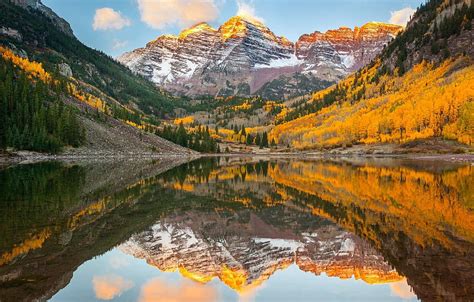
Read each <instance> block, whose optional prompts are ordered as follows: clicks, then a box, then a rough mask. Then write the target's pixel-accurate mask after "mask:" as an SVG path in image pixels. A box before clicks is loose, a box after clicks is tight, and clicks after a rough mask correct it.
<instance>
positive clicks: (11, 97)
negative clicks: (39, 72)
mask: <svg viewBox="0 0 474 302" xmlns="http://www.w3.org/2000/svg"><path fill="white" fill-rule="evenodd" d="M64 87H65V85H63V83H62V82H61V81H60V82H59V84H51V85H47V84H44V83H43V82H41V81H36V82H35V81H33V80H31V79H29V78H28V76H27V75H26V74H25V73H24V72H22V71H20V70H18V69H17V68H15V67H14V66H13V65H12V64H11V62H7V61H5V60H4V59H3V58H0V148H7V147H13V148H15V149H19V150H20V149H22V150H32V151H42V152H51V153H57V152H59V151H61V149H62V147H64V146H67V145H69V146H73V147H78V146H80V145H81V144H83V143H84V140H85V134H84V130H83V128H82V127H81V125H80V123H79V121H78V120H77V117H76V114H75V113H74V111H73V109H72V108H71V107H70V106H66V105H65V104H64V103H63V101H62V100H61V96H62V94H63V93H64Z"/></svg>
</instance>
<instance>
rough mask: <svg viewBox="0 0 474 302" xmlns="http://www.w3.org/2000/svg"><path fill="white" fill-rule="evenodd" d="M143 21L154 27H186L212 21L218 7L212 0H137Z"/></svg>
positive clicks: (216, 14)
mask: <svg viewBox="0 0 474 302" xmlns="http://www.w3.org/2000/svg"><path fill="white" fill-rule="evenodd" d="M137 2H138V9H139V10H140V15H141V19H142V21H143V22H145V23H146V24H148V25H149V26H151V27H152V28H156V29H163V28H165V27H167V26H170V25H178V26H180V27H187V26H190V25H194V24H196V23H199V22H209V21H213V20H215V19H216V18H217V17H218V14H219V9H218V7H217V5H216V3H215V1H214V0H137Z"/></svg>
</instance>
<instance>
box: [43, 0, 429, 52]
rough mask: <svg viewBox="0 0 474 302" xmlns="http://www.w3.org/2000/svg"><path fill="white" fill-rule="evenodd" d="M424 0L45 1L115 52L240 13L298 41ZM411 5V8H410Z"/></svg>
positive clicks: (402, 11)
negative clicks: (203, 22) (261, 21)
mask: <svg viewBox="0 0 474 302" xmlns="http://www.w3.org/2000/svg"><path fill="white" fill-rule="evenodd" d="M422 2H424V1H423V0H253V1H252V0H246V1H244V0H68V1H65V0H43V3H44V4H46V5H47V6H49V7H51V8H52V9H53V10H54V11H56V12H57V13H58V14H59V15H60V16H61V17H63V18H64V19H66V20H67V21H68V22H69V23H70V24H71V26H72V28H73V30H74V32H75V34H76V36H77V37H78V38H79V39H80V40H81V41H82V42H84V43H85V44H87V45H88V46H91V47H93V48H97V49H100V50H102V51H104V52H106V53H108V54H110V55H112V56H117V55H120V54H122V53H123V52H125V51H128V50H132V49H135V48H138V47H142V46H144V45H145V44H146V43H147V42H149V41H151V40H153V39H155V38H156V37H158V36H159V35H161V34H165V33H170V34H177V33H179V32H180V31H181V30H182V29H183V28H186V27H188V26H190V25H192V24H194V23H197V22H199V21H206V22H208V23H209V24H211V25H212V26H214V27H218V26H219V25H220V24H222V23H223V22H225V21H226V20H227V19H229V18H230V17H232V16H234V15H236V14H237V13H238V12H239V13H240V14H247V15H252V16H254V17H256V18H259V19H262V20H263V21H264V23H265V24H266V25H267V26H268V27H269V28H270V29H271V30H272V31H273V32H275V34H277V35H282V36H285V37H287V38H288V39H290V40H291V41H296V40H297V39H298V37H299V36H301V35H302V34H305V33H311V32H314V31H316V30H318V31H326V30H328V29H334V28H339V27H340V26H348V27H354V26H360V25H362V24H364V23H366V22H369V21H382V22H389V21H390V20H392V21H396V22H401V23H403V22H404V20H405V19H406V17H407V16H408V15H409V14H411V13H412V10H411V9H415V8H417V7H418V6H419V5H420V4H421V3H422ZM410 8H411V9H410Z"/></svg>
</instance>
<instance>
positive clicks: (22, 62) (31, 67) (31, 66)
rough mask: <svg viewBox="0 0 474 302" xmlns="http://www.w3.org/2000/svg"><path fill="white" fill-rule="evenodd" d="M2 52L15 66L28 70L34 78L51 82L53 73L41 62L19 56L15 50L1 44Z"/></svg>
mask: <svg viewBox="0 0 474 302" xmlns="http://www.w3.org/2000/svg"><path fill="white" fill-rule="evenodd" d="M0 54H1V55H2V57H3V58H4V59H5V60H8V61H11V62H12V63H13V64H14V65H15V66H17V67H18V68H20V69H21V70H23V71H24V72H26V73H27V74H28V75H30V76H31V77H32V78H36V79H40V80H41V81H43V82H45V83H49V82H51V80H52V78H51V75H50V74H49V73H48V72H46V71H45V70H44V69H43V65H42V64H41V63H38V62H35V61H30V60H28V59H27V58H22V57H20V56H17V55H16V54H14V53H13V51H11V50H10V49H8V48H5V47H2V46H0Z"/></svg>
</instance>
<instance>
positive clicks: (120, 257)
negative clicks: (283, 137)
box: [0, 158, 474, 301]
mask: <svg viewBox="0 0 474 302" xmlns="http://www.w3.org/2000/svg"><path fill="white" fill-rule="evenodd" d="M179 164H180V162H179V161H176V160H172V159H170V160H160V161H153V162H140V161H127V162H103V163H97V162H95V163H74V164H71V163H57V162H49V163H41V164H32V165H20V166H15V167H10V168H8V169H4V170H2V171H0V209H1V211H0V227H1V230H2V236H1V238H0V301H13V300H14V301H31V300H48V299H50V298H52V300H56V301H68V300H77V301H81V300H82V301H83V300H91V299H96V300H112V299H117V300H123V301H130V300H132V301H135V300H137V301H170V300H171V301H179V300H183V301H191V300H192V301H213V300H222V301H228V300H232V299H234V298H235V295H237V298H238V297H240V298H253V299H254V300H256V301H263V300H268V299H271V300H282V301H284V300H289V299H293V300H302V301H311V300H312V299H313V298H314V297H313V296H308V295H311V293H313V292H318V291H319V292H321V293H323V292H325V293H327V296H325V297H324V296H323V297H322V298H323V299H325V300H357V299H358V298H359V299H360V300H366V299H367V298H372V299H374V300H376V299H383V300H386V301H389V300H394V301H396V300H401V299H415V298H418V299H420V300H423V301H472V300H474V285H473V282H472V280H474V279H473V277H474V261H473V260H472V259H474V248H473V247H474V186H472V184H473V183H474V167H473V166H470V165H467V164H440V163H433V162H426V163H419V162H418V163H416V164H415V163H414V162H410V161H401V160H392V159H383V160H359V161H356V160H346V161H328V160H312V161H309V160H307V161H302V160H295V159H274V160H261V159H258V158H257V159H252V158H212V159H200V160H197V161H192V162H188V163H184V164H181V165H179ZM98 256H99V257H98ZM106 260H107V261H109V260H110V261H109V262H106ZM143 261H145V262H143ZM130 262H132V264H133V265H131V266H130ZM123 263H128V265H129V267H128V268H127V269H124V268H123V267H124V266H125V265H122V264H123ZM121 269H122V271H121ZM118 272H121V273H120V274H119V273H118ZM338 280H340V281H338ZM279 282H280V283H279ZM318 282H319V283H318ZM335 282H340V283H335ZM323 284H326V285H323ZM385 289H387V290H388V291H387V290H386V291H383V290H385ZM330 291H332V292H330ZM231 293H233V295H234V296H232V297H234V298H232V297H231V296H229V295H231ZM285 293H286V294H287V296H285ZM295 295H300V296H295ZM374 295H377V296H374ZM269 297H270V298H269ZM364 297H365V298H364Z"/></svg>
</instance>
